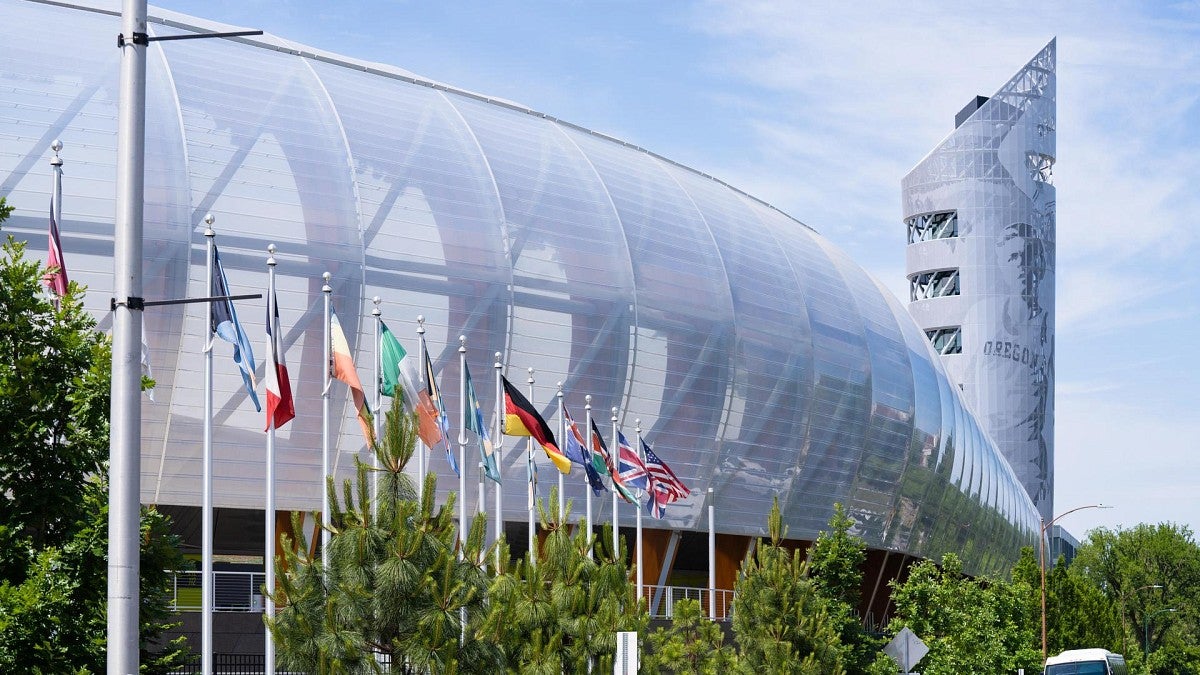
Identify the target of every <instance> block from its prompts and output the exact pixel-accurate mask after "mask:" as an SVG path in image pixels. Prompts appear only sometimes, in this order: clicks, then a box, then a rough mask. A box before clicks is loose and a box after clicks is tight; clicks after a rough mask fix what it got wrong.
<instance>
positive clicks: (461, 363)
mask: <svg viewBox="0 0 1200 675" xmlns="http://www.w3.org/2000/svg"><path fill="white" fill-rule="evenodd" d="M443 381H444V380H443ZM458 409H459V410H460V411H461V413H460V419H459V422H460V424H459V425H458V559H459V560H462V558H463V547H465V546H466V544H467V336H465V335H459V336H458Z"/></svg>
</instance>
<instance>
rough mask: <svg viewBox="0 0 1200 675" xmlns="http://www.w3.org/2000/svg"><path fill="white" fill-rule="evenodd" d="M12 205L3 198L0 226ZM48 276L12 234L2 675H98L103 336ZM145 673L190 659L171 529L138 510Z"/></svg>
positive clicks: (0, 296)
mask: <svg viewBox="0 0 1200 675" xmlns="http://www.w3.org/2000/svg"><path fill="white" fill-rule="evenodd" d="M10 212H11V208H10V207H8V206H7V204H6V203H5V200H4V199H3V198H0V222H2V221H3V220H4V219H5V218H7V216H8V214H9V213H10ZM44 272H45V270H44V269H43V268H42V267H41V265H40V264H39V263H37V262H36V261H33V260H29V259H27V258H26V257H25V244H24V243H23V242H18V241H16V240H15V239H13V238H12V237H11V236H9V237H7V239H6V241H5V243H4V244H3V246H2V247H0V426H2V427H3V434H4V436H3V440H2V443H3V447H4V452H3V453H0V493H2V494H4V496H5V498H4V499H2V500H0V672H6V673H7V672H46V673H51V672H53V673H65V672H102V671H103V670H104V669H105V667H106V665H105V661H106V655H105V630H106V620H105V607H106V596H107V573H108V570H107V553H108V486H107V461H106V460H107V456H108V415H109V389H110V386H109V385H110V377H109V375H110V364H111V362H112V359H111V352H110V348H109V343H108V340H107V339H106V338H105V337H104V336H103V335H102V334H101V333H99V332H98V331H97V330H96V324H95V320H94V319H92V317H91V316H90V315H88V314H87V313H86V312H85V311H84V310H83V307H82V303H81V296H82V292H83V289H82V288H80V287H79V286H77V285H76V284H71V286H70V289H69V292H68V294H67V295H66V296H65V297H64V298H62V299H61V300H60V301H59V302H58V303H57V305H56V303H55V302H53V301H52V299H51V298H50V296H48V295H47V293H46V292H45V291H44V290H43V289H42V281H41V280H42V276H43V274H44ZM141 529H142V538H141V564H140V569H141V578H140V592H141V599H142V603H141V612H140V630H139V634H140V638H141V639H140V650H141V663H142V672H145V673H158V672H166V671H168V670H170V669H173V668H175V667H177V666H178V665H181V664H183V663H184V662H186V661H187V659H188V653H187V650H186V648H185V647H184V643H183V640H182V638H180V639H177V640H175V641H173V642H169V643H166V644H162V643H161V641H160V635H161V634H162V632H163V631H164V630H165V629H167V628H169V627H171V626H172V625H173V624H171V623H170V617H169V612H168V609H167V597H168V596H167V593H168V590H169V588H170V583H169V579H168V578H167V573H166V572H165V571H164V570H167V569H172V568H175V567H177V566H178V565H179V563H180V562H181V561H182V554H181V553H180V552H179V547H178V540H177V539H176V538H173V537H171V536H169V534H168V529H169V528H168V522H167V520H166V519H165V518H164V517H163V516H161V515H160V514H157V513H154V512H151V511H148V510H146V509H143V511H142V522H141Z"/></svg>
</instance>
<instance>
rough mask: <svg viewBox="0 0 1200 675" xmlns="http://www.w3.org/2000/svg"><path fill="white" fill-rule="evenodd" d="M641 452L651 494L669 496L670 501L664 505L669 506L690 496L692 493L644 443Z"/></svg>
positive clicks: (644, 442)
mask: <svg viewBox="0 0 1200 675" xmlns="http://www.w3.org/2000/svg"><path fill="white" fill-rule="evenodd" d="M642 451H643V452H644V453H646V462H645V464H646V472H647V473H649V474H650V482H651V487H652V488H653V489H652V492H656V493H657V492H662V493H664V494H666V495H670V496H671V499H669V500H668V501H666V502H664V503H667V504H669V503H670V502H673V501H675V500H676V499H683V498H685V497H687V496H688V495H690V494H692V491H691V490H689V489H688V487H687V486H686V485H684V484H683V481H681V480H679V477H678V476H676V475H675V472H674V471H672V470H671V467H669V466H667V463H666V462H664V461H662V459H661V458H659V456H658V455H656V454H654V450H652V449H651V448H650V446H649V445H647V444H646V441H642Z"/></svg>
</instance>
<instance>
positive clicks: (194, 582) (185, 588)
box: [171, 571, 267, 612]
mask: <svg viewBox="0 0 1200 675" xmlns="http://www.w3.org/2000/svg"><path fill="white" fill-rule="evenodd" d="M172 574H173V575H174V583H173V590H174V593H173V594H172V598H171V609H172V610H174V611H177V612H198V611H200V609H201V600H202V598H203V596H202V595H201V584H200V581H201V578H202V577H201V573H200V572H199V571H176V572H173V573H172ZM212 575H213V603H212V605H213V611H214V612H261V611H263V607H264V604H263V598H262V587H263V584H264V583H266V581H267V575H266V574H265V573H263V572H213V573H212Z"/></svg>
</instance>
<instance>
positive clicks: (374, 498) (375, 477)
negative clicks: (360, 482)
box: [371, 295, 396, 516]
mask: <svg viewBox="0 0 1200 675" xmlns="http://www.w3.org/2000/svg"><path fill="white" fill-rule="evenodd" d="M371 302H373V303H375V309H373V310H371V316H373V317H375V418H374V419H373V420H372V422H373V424H374V425H375V442H376V443H379V417H380V413H381V412H382V411H383V378H382V375H381V374H382V372H383V366H382V365H381V364H382V360H383V353H382V352H380V351H379V333H380V329H381V327H382V326H383V311H382V310H380V309H379V302H380V300H379V296H378V295H377V296H375V297H373V298H371ZM395 393H396V392H392V394H393V395H394V394H395ZM371 460H372V461H371V466H372V467H374V469H375V470H374V471H372V472H371V515H373V516H374V515H378V514H379V470H380V469H381V468H382V466H383V465H382V464H380V463H379V450H378V448H371Z"/></svg>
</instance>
